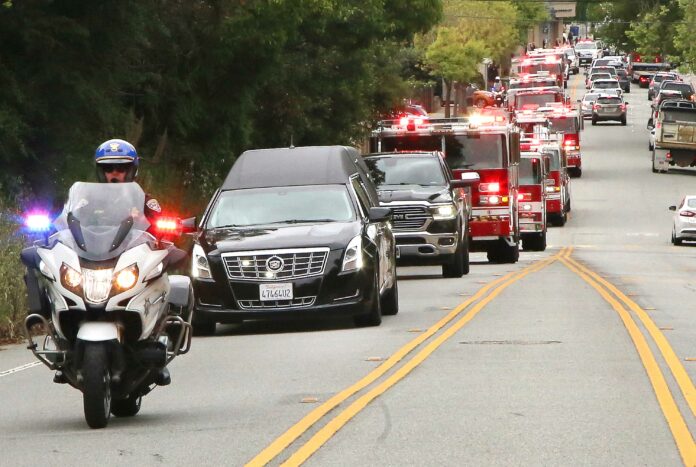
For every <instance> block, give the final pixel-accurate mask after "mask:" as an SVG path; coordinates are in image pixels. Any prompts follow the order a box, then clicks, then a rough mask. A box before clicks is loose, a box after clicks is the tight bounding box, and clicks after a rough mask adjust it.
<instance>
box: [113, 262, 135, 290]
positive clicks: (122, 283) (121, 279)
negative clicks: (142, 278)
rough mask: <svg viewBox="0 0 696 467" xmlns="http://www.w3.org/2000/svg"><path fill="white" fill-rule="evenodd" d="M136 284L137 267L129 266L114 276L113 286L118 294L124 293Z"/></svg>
mask: <svg viewBox="0 0 696 467" xmlns="http://www.w3.org/2000/svg"><path fill="white" fill-rule="evenodd" d="M137 282H138V265H137V264H131V265H130V266H128V267H127V268H123V269H121V270H120V271H119V272H117V273H116V274H115V275H114V281H113V286H114V288H115V289H116V290H117V291H118V292H119V293H120V292H125V291H126V290H128V289H131V288H133V286H134V285H135V284H136V283H137Z"/></svg>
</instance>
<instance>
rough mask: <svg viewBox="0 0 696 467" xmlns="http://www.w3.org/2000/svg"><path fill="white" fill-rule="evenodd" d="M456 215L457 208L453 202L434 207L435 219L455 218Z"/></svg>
mask: <svg viewBox="0 0 696 467" xmlns="http://www.w3.org/2000/svg"><path fill="white" fill-rule="evenodd" d="M455 217H457V210H456V208H455V207H454V206H452V205H451V204H449V205H445V206H437V207H435V208H433V219H434V220H436V221H443V220H447V219H454V218H455Z"/></svg>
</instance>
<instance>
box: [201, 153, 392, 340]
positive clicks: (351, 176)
mask: <svg viewBox="0 0 696 467" xmlns="http://www.w3.org/2000/svg"><path fill="white" fill-rule="evenodd" d="M390 215H391V211H390V209H388V208H383V207H379V199H378V196H377V192H376V190H375V187H374V185H373V183H372V181H371V180H370V178H369V177H368V175H367V167H366V166H365V163H364V161H363V160H362V158H361V157H360V156H359V153H358V151H357V150H355V149H354V148H350V147H344V146H317V147H291V148H279V149H261V150H252V151H246V152H245V153H243V154H242V155H241V156H240V157H239V158H238V159H237V161H236V162H235V164H234V165H233V167H232V169H231V170H230V172H229V174H228V175H227V178H226V179H225V181H224V183H223V185H222V187H221V188H220V189H219V190H218V191H217V192H216V193H215V194H214V195H213V198H212V200H211V201H210V203H209V204H208V207H207V208H206V211H205V213H204V214H203V218H202V219H201V222H200V224H199V232H198V234H197V237H196V241H195V244H194V248H193V258H192V276H193V284H194V289H195V297H196V306H195V314H194V316H195V319H194V328H195V329H196V330H197V331H198V333H200V334H209V333H213V332H214V331H215V324H216V323H229V322H240V321H242V320H249V319H273V318H277V317H290V316H293V317H295V316H297V317H302V316H304V317H307V316H309V317H319V316H329V315H341V314H342V315H350V316H354V318H355V323H356V324H357V325H359V326H375V325H379V324H380V323H381V320H382V314H396V313H397V312H398V290H397V283H396V258H395V246H394V243H395V242H394V236H393V234H392V231H391V227H390V222H389V221H390Z"/></svg>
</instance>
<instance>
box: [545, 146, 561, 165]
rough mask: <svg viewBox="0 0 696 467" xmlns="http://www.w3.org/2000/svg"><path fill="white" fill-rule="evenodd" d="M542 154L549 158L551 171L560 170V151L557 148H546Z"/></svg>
mask: <svg viewBox="0 0 696 467" xmlns="http://www.w3.org/2000/svg"><path fill="white" fill-rule="evenodd" d="M544 153H546V154H548V155H549V157H550V158H551V170H561V151H560V149H558V148H546V149H544Z"/></svg>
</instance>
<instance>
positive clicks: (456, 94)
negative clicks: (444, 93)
mask: <svg viewBox="0 0 696 467" xmlns="http://www.w3.org/2000/svg"><path fill="white" fill-rule="evenodd" d="M452 86H454V99H453V104H454V105H453V106H452V116H453V117H455V118H457V115H458V113H459V112H458V110H459V83H458V82H455V83H452Z"/></svg>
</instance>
